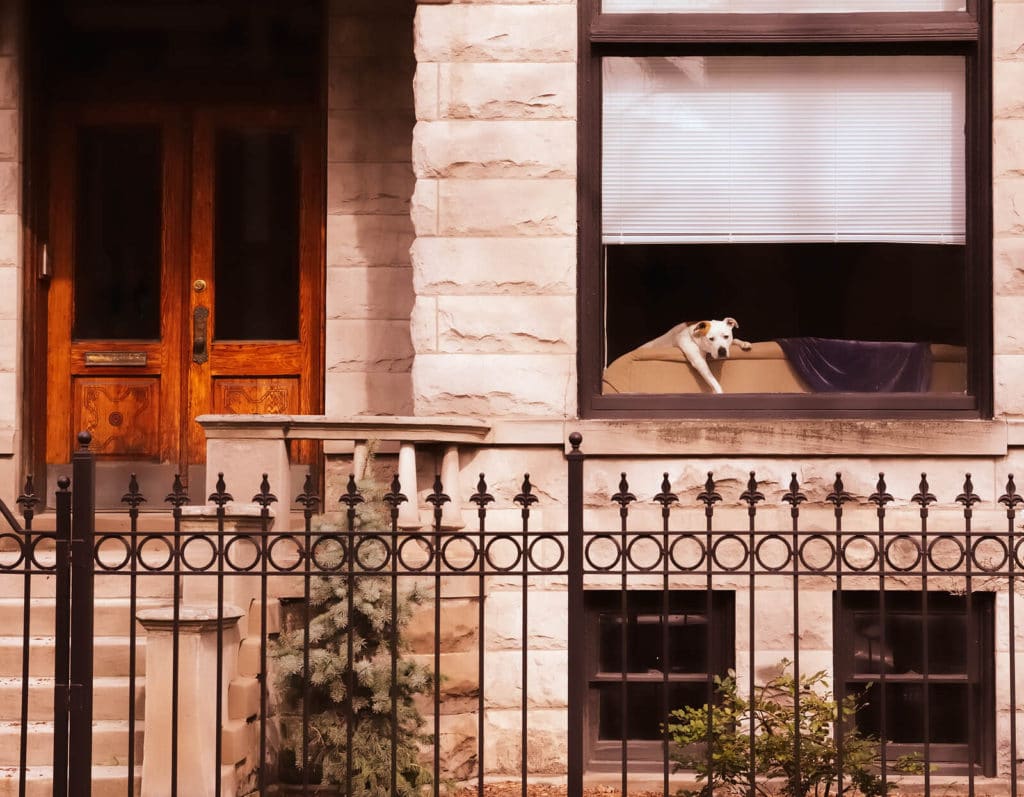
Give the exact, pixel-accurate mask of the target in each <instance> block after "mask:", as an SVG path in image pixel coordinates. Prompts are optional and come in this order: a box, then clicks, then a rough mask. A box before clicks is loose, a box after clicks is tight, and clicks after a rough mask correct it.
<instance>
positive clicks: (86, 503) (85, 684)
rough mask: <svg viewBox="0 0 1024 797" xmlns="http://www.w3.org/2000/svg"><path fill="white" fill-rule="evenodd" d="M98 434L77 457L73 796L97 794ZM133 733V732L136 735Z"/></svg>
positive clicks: (82, 439)
mask: <svg viewBox="0 0 1024 797" xmlns="http://www.w3.org/2000/svg"><path fill="white" fill-rule="evenodd" d="M91 442H92V435H90V434H89V433H88V432H79V433H78V444H79V449H78V450H77V451H76V452H75V453H74V454H72V455H71V479H72V484H73V485H74V490H73V491H72V493H71V683H70V686H69V696H68V702H69V705H68V710H69V714H70V720H69V723H68V731H69V739H68V786H69V787H70V790H69V794H70V795H72V797H90V795H91V794H92V654H93V550H94V538H95V534H96V516H95V508H96V458H95V456H94V455H93V453H92V452H91V451H90V450H89V444H90V443H91ZM131 732H132V731H131V729H129V733H131Z"/></svg>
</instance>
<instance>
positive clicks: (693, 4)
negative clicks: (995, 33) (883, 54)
mask: <svg viewBox="0 0 1024 797" xmlns="http://www.w3.org/2000/svg"><path fill="white" fill-rule="evenodd" d="M601 10H602V11H603V12H604V13H606V14H650V13H659V12H660V13H662V14H666V13H675V12H690V13H696V14H711V13H717V14H724V13H734V14H781V13H790V14H819V13H841V12H854V11H966V10H967V5H966V3H965V2H964V0H603V2H602V3H601Z"/></svg>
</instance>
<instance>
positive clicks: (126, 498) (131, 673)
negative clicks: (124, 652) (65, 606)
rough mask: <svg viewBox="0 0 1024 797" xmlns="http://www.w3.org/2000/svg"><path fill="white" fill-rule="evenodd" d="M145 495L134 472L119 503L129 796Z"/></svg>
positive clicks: (130, 790) (130, 795)
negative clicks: (124, 538) (125, 538)
mask: <svg viewBox="0 0 1024 797" xmlns="http://www.w3.org/2000/svg"><path fill="white" fill-rule="evenodd" d="M145 500H146V499H145V498H143V496H142V493H140V492H139V483H138V481H137V480H136V478H135V474H134V473H133V474H132V475H131V477H130V478H129V480H128V492H126V493H125V494H124V495H123V496H121V503H123V504H127V505H128V519H129V523H130V526H129V545H130V549H129V552H128V568H129V570H128V572H129V575H128V797H133V795H134V794H135V662H136V653H135V638H136V634H135V610H136V606H137V603H136V601H137V592H138V589H137V583H136V582H137V578H136V574H137V572H138V566H137V560H136V546H137V545H138V539H139V504H141V503H143V502H144V501H145Z"/></svg>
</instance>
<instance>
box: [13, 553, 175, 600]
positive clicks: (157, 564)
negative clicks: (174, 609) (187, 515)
mask: <svg viewBox="0 0 1024 797" xmlns="http://www.w3.org/2000/svg"><path fill="white" fill-rule="evenodd" d="M149 546H150V549H149V550H147V551H144V553H143V555H142V557H141V559H142V561H141V562H140V564H139V567H138V568H137V572H138V576H137V577H136V582H135V595H136V597H138V598H171V597H173V595H174V576H173V575H172V573H171V572H170V570H169V569H168V570H167V571H163V570H160V571H158V572H156V573H153V574H150V573H147V572H146V570H145V568H144V567H143V565H146V566H149V567H151V568H162V567H163V566H164V564H165V563H166V561H167V558H168V556H169V555H170V554H169V553H168V551H167V547H166V546H165V545H164V544H163V543H162V542H156V541H153V542H151V543H149ZM125 555H126V554H125V548H124V546H123V545H122V544H121V543H120V542H116V541H109V542H105V543H103V544H102V546H101V551H100V556H99V566H100V567H106V568H109V569H111V570H113V571H117V572H111V573H102V572H101V573H97V574H96V576H95V578H94V580H93V585H94V586H93V589H94V592H95V595H96V597H97V598H123V597H125V596H127V595H128V593H129V590H130V576H129V574H128V568H129V565H127V564H125V565H123V567H122V562H124V559H125ZM33 559H34V562H33V567H35V566H41V567H44V568H52V567H53V566H54V564H55V562H56V552H55V551H52V550H42V549H36V551H35V555H34V557H33ZM22 567H24V563H23V562H22V561H21V553H20V551H9V550H0V598H21V597H23V596H24V594H25V593H24V590H25V577H24V575H23V574H22V573H19V572H4V570H5V569H7V570H11V569H13V568H22ZM30 580H31V588H32V597H33V598H52V597H53V596H54V595H55V594H56V578H55V575H54V573H53V572H52V571H51V572H33V573H32V575H31V578H30Z"/></svg>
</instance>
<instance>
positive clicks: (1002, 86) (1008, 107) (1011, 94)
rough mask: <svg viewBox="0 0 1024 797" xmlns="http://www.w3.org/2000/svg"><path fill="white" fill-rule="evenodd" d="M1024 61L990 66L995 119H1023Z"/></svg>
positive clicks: (1000, 62) (997, 62)
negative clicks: (1023, 87)
mask: <svg viewBox="0 0 1024 797" xmlns="http://www.w3.org/2000/svg"><path fill="white" fill-rule="evenodd" d="M1021 86H1024V59H1022V60H1019V61H996V62H995V63H994V64H993V65H992V113H993V116H994V117H995V118H996V119H1013V118H1017V119H1019V118H1021V117H1024V93H1022V92H1021V90H1020V87H1021Z"/></svg>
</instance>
